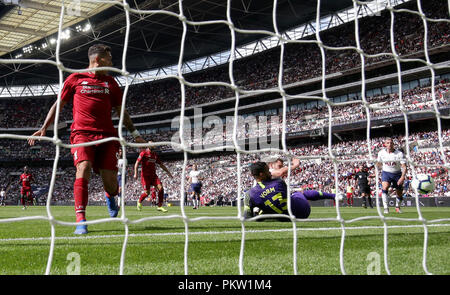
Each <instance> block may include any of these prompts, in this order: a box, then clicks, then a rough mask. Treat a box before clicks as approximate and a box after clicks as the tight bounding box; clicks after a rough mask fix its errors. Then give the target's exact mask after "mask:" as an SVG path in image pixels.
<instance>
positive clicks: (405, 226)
mask: <svg viewBox="0 0 450 295" xmlns="http://www.w3.org/2000/svg"><path fill="white" fill-rule="evenodd" d="M441 226H442V227H443V226H450V224H429V225H427V227H441ZM419 227H423V225H390V226H387V228H389V229H392V228H419ZM383 228H384V227H383V226H358V227H356V226H355V227H345V230H362V229H383ZM331 230H338V231H339V230H342V228H341V227H320V228H297V232H299V231H331ZM270 232H292V229H289V228H285V229H261V230H246V231H245V233H246V234H247V233H250V234H252V233H270ZM240 233H242V231H240V230H233V231H202V232H189V233H188V234H189V235H218V234H240ZM185 234H186V233H185V232H168V233H146V234H128V237H157V236H184V235H185ZM124 237H125V234H121V235H93V236H90V235H87V236H72V237H55V240H80V239H107V238H124ZM48 240H51V237H40V238H13V239H0V243H1V242H27V241H48Z"/></svg>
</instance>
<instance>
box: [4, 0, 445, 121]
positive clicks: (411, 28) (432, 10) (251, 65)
mask: <svg viewBox="0 0 450 295" xmlns="http://www.w3.org/2000/svg"><path fill="white" fill-rule="evenodd" d="M411 2H413V3H409V4H408V5H409V6H410V7H407V8H409V9H411V10H416V11H417V8H416V7H415V5H416V3H415V2H414V1H411ZM441 4H442V3H441V2H440V1H437V0H432V1H424V3H422V10H423V12H424V13H425V15H426V16H427V18H429V19H446V18H447V17H448V16H447V15H446V13H447V12H446V10H445V9H442V7H441ZM390 17H391V16H390V13H389V11H384V12H383V13H381V15H380V16H377V17H366V18H364V19H361V20H359V28H360V29H359V33H360V34H359V35H360V37H359V39H360V45H361V48H362V49H363V51H364V52H365V53H366V58H365V65H366V66H369V65H371V64H373V63H379V62H381V61H382V60H384V61H385V60H389V59H390V60H393V58H392V56H391V55H390V54H381V53H391V54H392V50H391V44H390V42H391V41H390V40H391V39H392V38H391V30H390ZM426 23H427V31H428V36H427V41H428V50H429V51H430V50H432V49H433V48H436V47H440V46H448V44H449V41H450V40H449V33H448V32H450V23H449V22H446V21H439V22H434V21H427V22H426ZM320 37H321V42H322V43H321V44H322V45H323V46H326V47H327V48H329V49H327V48H325V70H326V74H331V73H337V72H344V71H346V70H351V69H359V67H360V64H361V58H360V55H359V53H358V52H357V51H356V50H353V49H344V48H345V47H346V46H352V47H355V46H356V40H355V30H354V24H353V23H348V24H344V25H341V26H339V27H336V28H333V29H332V30H324V31H322V32H321V33H320ZM393 40H394V44H395V51H396V52H397V53H398V54H399V55H400V56H402V57H406V56H408V55H411V54H413V53H417V52H421V51H423V50H424V44H423V43H424V40H425V39H424V24H423V19H422V18H421V17H419V16H418V15H416V14H412V13H409V12H396V13H395V22H394V29H393ZM339 47H341V49H339V50H336V49H337V48H339ZM331 48H333V50H332V49H331ZM375 54H377V56H376V57H375V56H373V55H375ZM279 61H280V49H279V48H274V49H271V50H267V51H264V52H261V53H259V54H255V55H252V56H250V57H247V58H242V59H238V60H236V61H235V63H234V67H233V69H234V71H233V76H234V80H235V82H236V84H237V86H239V89H241V90H261V89H269V88H275V87H278V71H279ZM283 68H284V71H283V81H282V82H283V83H282V84H283V85H284V86H287V85H289V84H292V83H295V82H299V81H304V80H307V79H310V78H315V77H321V75H322V57H321V51H320V48H319V46H318V45H317V43H288V44H286V50H285V53H284V56H283ZM185 79H186V80H187V81H188V82H190V83H201V82H213V81H218V82H225V83H230V78H229V72H228V66H227V65H222V66H217V67H213V68H210V69H206V70H203V71H199V72H194V73H190V74H187V75H186V77H185ZM185 89H186V97H185V102H186V103H185V106H186V107H189V106H194V105H200V104H203V103H209V102H214V101H218V100H222V99H226V98H230V97H234V95H235V93H234V91H233V90H232V89H231V88H230V87H225V86H218V85H216V86H201V87H191V86H188V85H186V87H185ZM54 99H55V97H46V98H39V99H38V98H35V97H33V98H27V99H19V100H18V99H14V104H11V103H10V100H9V99H2V100H0V109H1V113H0V128H17V127H37V126H38V125H39V123H40V122H41V121H42V120H43V118H42V115H40V116H36V114H42V113H43V112H42V108H43V107H44V106H45V109H48V108H49V106H50V105H51V103H52V102H53V101H54ZM12 105H13V106H12ZM180 106H181V87H180V83H179V81H178V80H177V79H173V78H171V79H162V80H158V81H154V82H148V83H143V84H138V85H132V86H131V87H130V88H129V91H128V97H127V105H126V107H127V109H128V110H129V112H130V114H132V115H138V114H148V113H154V112H160V111H165V110H173V109H177V108H179V107H180ZM71 118H72V115H71V108H70V106H68V107H66V108H65V109H64V110H63V111H62V114H61V117H60V120H65V121H70V120H71Z"/></svg>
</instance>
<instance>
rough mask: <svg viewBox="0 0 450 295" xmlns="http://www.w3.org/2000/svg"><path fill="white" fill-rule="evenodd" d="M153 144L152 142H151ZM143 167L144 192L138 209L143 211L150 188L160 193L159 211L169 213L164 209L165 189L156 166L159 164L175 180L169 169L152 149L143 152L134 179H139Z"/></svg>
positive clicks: (136, 165)
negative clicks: (139, 171) (143, 204)
mask: <svg viewBox="0 0 450 295" xmlns="http://www.w3.org/2000/svg"><path fill="white" fill-rule="evenodd" d="M149 143H151V141H149ZM139 164H140V165H141V184H142V188H143V189H144V192H143V193H142V195H141V197H140V198H139V200H138V202H137V209H138V210H139V211H140V210H142V201H144V200H145V198H147V197H148V195H149V194H150V188H151V187H152V186H153V187H156V189H157V191H158V207H157V210H158V211H162V212H167V210H166V209H164V208H163V207H162V205H163V202H164V187H163V185H162V183H161V180H160V179H159V177H158V175H157V174H156V164H158V165H159V166H160V167H161V169H163V170H164V171H165V172H166V173H167V174H168V175H169V176H170V177H171V178H173V176H172V174H171V173H170V171H169V169H167V167H166V166H165V165H164V164H163V163H162V162H161V160H160V159H159V157H158V155H157V154H156V153H155V152H154V151H152V149H151V148H150V147H148V148H146V149H145V150H143V151H142V152H141V153H140V154H139V157H138V158H137V160H136V163H135V164H134V178H135V179H137V178H138V168H139Z"/></svg>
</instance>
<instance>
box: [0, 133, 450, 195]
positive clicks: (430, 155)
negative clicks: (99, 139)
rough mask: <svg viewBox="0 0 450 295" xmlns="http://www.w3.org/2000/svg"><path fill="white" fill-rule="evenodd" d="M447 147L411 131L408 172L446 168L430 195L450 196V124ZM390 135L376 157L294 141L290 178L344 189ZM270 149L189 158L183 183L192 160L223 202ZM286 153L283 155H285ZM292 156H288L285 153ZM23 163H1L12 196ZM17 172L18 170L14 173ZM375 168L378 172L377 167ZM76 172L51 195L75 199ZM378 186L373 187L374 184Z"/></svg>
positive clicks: (95, 188)
mask: <svg viewBox="0 0 450 295" xmlns="http://www.w3.org/2000/svg"><path fill="white" fill-rule="evenodd" d="M441 139H442V140H441V142H442V144H443V149H440V144H439V135H438V132H436V131H433V132H419V133H413V134H411V135H410V137H409V144H410V148H409V159H410V160H411V162H410V163H409V164H413V166H411V165H409V167H410V169H409V173H408V176H409V177H411V176H412V171H411V169H412V167H414V169H415V172H416V173H425V174H429V175H431V174H432V173H434V172H437V171H441V172H442V171H444V172H443V173H441V174H439V175H438V176H436V177H435V181H436V189H435V191H434V192H433V193H432V194H430V196H439V197H445V196H448V197H450V188H449V187H448V176H449V175H448V172H447V169H444V168H445V167H444V166H443V165H444V164H445V163H449V162H450V130H443V132H442V134H441ZM384 140H385V137H377V138H372V139H371V140H370V145H369V146H370V150H371V153H372V158H370V156H369V153H368V152H369V149H368V145H367V141H366V140H359V141H344V142H340V143H336V144H333V145H331V152H332V154H333V155H334V157H335V159H336V160H337V161H336V162H335V161H333V160H332V159H330V157H329V155H330V153H329V152H330V150H329V147H328V145H303V146H297V147H291V148H289V149H288V151H289V153H290V155H291V156H292V157H298V158H300V159H301V165H300V168H299V169H297V170H296V171H294V172H293V173H292V174H291V178H290V184H291V186H292V187H293V188H299V189H303V190H305V189H319V190H323V191H331V190H332V189H333V188H335V181H336V180H337V181H338V185H339V189H340V190H341V191H344V190H345V188H346V185H347V183H348V181H349V180H348V179H349V176H351V175H352V173H354V172H355V169H356V168H357V167H358V165H359V164H361V163H368V164H369V166H370V164H372V163H373V162H374V161H375V159H376V157H377V153H378V151H379V150H380V149H381V148H382V147H383V141H384ZM395 143H396V146H397V147H400V148H402V149H403V150H404V151H405V154H406V151H407V150H406V146H405V144H406V140H405V138H404V137H403V136H397V137H395ZM268 155H271V154H270V153H249V154H247V153H246V154H241V156H240V167H241V171H240V172H238V170H237V155H236V154H234V153H232V154H223V155H218V156H203V157H201V158H197V159H190V160H188V167H187V169H186V171H187V172H186V174H185V180H184V185H185V186H184V189H185V192H188V191H189V183H188V181H187V174H188V173H189V169H190V167H191V165H193V164H194V163H195V164H197V165H198V167H199V170H202V171H203V177H204V180H203V194H204V196H205V197H206V198H208V199H215V200H217V199H219V198H221V199H223V201H224V202H230V201H233V200H235V199H236V197H237V188H238V173H239V174H240V181H241V187H242V189H243V190H247V189H248V188H250V187H251V185H252V183H253V180H252V177H251V176H250V173H249V171H248V166H249V165H250V164H251V163H252V162H255V161H257V160H261V159H263V158H266V157H267V156H268ZM281 157H283V156H282V155H281ZM285 159H286V160H287V158H285ZM164 163H165V165H166V166H167V167H168V169H169V170H170V171H171V173H172V175H173V176H174V177H173V178H169V177H168V176H167V174H166V173H165V172H163V171H162V170H160V169H159V168H158V175H159V177H160V178H161V181H162V183H163V185H164V187H165V192H166V193H167V194H168V201H169V202H170V201H176V200H180V189H181V185H182V184H181V181H182V178H183V172H182V168H183V161H182V160H170V161H164ZM133 165H134V163H129V166H128V168H127V169H128V173H127V182H126V189H125V200H126V201H135V200H137V199H138V197H139V196H140V194H141V190H142V188H141V184H140V179H138V180H135V179H133V177H132V175H133ZM21 169H22V167H15V168H2V169H0V186H1V187H5V185H6V184H7V183H8V182H9V181H11V180H12V182H11V186H10V190H9V191H10V193H9V195H10V196H13V197H15V198H18V197H19V195H18V194H19V190H20V188H19V181H18V179H19V177H18V174H17V173H18V172H21ZM12 172H15V173H16V174H15V176H11V174H10V173H12ZM31 172H32V173H33V175H35V178H36V184H37V185H40V186H42V185H44V186H45V185H49V184H50V180H51V173H52V168H51V167H40V168H32V169H31ZM371 173H374V170H372V172H371ZM74 178H75V168H73V167H69V168H65V169H58V171H57V174H56V184H55V190H54V194H53V198H52V202H53V203H54V204H58V203H59V202H64V201H70V200H72V193H73V180H74ZM373 189H374V188H373ZM89 199H90V200H91V201H103V200H104V191H103V187H102V182H101V179H100V177H99V176H98V175H93V177H92V180H91V182H90V185H89Z"/></svg>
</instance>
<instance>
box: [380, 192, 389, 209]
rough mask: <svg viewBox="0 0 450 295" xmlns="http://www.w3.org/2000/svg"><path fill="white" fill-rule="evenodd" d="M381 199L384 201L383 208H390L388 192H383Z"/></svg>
mask: <svg viewBox="0 0 450 295" xmlns="http://www.w3.org/2000/svg"><path fill="white" fill-rule="evenodd" d="M381 198H382V200H383V207H384V209H386V208H387V207H388V191H387V190H381Z"/></svg>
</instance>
